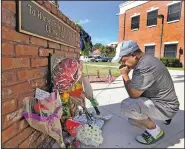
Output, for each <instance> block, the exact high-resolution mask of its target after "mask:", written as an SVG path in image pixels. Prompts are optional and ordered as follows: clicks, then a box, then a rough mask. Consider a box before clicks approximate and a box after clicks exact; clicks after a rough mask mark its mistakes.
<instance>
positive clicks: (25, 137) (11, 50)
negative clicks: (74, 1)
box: [1, 0, 80, 148]
mask: <svg viewBox="0 0 185 149" xmlns="http://www.w3.org/2000/svg"><path fill="white" fill-rule="evenodd" d="M22 2H28V1H22ZM36 2H37V3H36V4H37V5H39V7H42V9H44V10H46V11H47V12H48V13H49V14H50V15H52V16H53V17H55V18H56V19H57V20H59V21H60V22H61V23H63V24H64V25H65V26H68V30H69V29H70V30H73V31H74V32H75V36H73V39H75V40H73V41H74V42H73V46H71V45H67V44H61V43H56V42H55V41H50V40H47V39H43V38H38V37H36V36H33V35H30V34H24V33H21V32H19V31H17V29H16V28H17V22H18V11H17V7H16V5H17V4H18V1H17V0H12V1H2V28H1V33H2V59H1V60H2V80H1V86H2V92H1V97H2V100H1V105H2V113H1V116H2V119H1V122H2V123H1V124H2V128H1V131H2V133H1V134H2V140H1V141H2V142H1V143H2V148H37V147H40V148H51V145H52V144H53V143H54V140H53V139H52V138H51V137H49V136H48V135H46V134H44V133H41V132H39V131H37V130H35V129H33V128H32V127H30V126H29V124H28V122H27V121H26V120H25V119H24V118H23V116H22V112H23V99H24V97H28V96H29V97H30V96H31V97H34V94H35V89H36V88H41V89H43V90H46V91H47V90H48V89H49V84H48V82H47V74H48V56H49V53H52V54H53V53H54V54H58V55H62V56H65V57H78V58H79V57H80V34H79V31H80V29H79V28H78V27H77V26H76V25H75V23H74V22H72V21H71V20H70V19H69V18H68V17H67V16H65V15H64V14H63V13H62V12H61V11H60V10H59V9H57V8H56V6H55V5H53V4H52V3H50V2H49V1H36ZM35 8H36V7H35ZM28 10H29V9H28ZM32 12H33V14H34V12H36V11H35V10H34V11H32ZM38 16H39V15H38ZM27 17H28V16H27ZM36 19H38V18H36ZM38 21H39V20H38ZM41 21H42V20H40V22H41ZM31 23H32V22H30V24H31ZM33 25H34V24H33ZM66 38H67V37H66ZM69 40H70V39H69Z"/></svg>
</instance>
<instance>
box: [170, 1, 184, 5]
mask: <svg viewBox="0 0 185 149" xmlns="http://www.w3.org/2000/svg"><path fill="white" fill-rule="evenodd" d="M181 2H182V1H173V2H171V3H168V4H167V6H170V5H174V4H177V3H181Z"/></svg>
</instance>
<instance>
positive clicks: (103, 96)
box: [83, 71, 184, 148]
mask: <svg viewBox="0 0 185 149" xmlns="http://www.w3.org/2000/svg"><path fill="white" fill-rule="evenodd" d="M170 74H171V76H172V78H173V81H174V85H175V90H176V92H177V96H178V98H179V101H180V104H181V105H180V110H179V112H178V113H177V115H176V116H175V117H174V119H173V120H172V122H171V124H170V125H165V124H163V122H161V121H156V123H157V124H158V125H159V126H160V127H161V128H162V129H163V130H164V132H165V136H164V137H163V139H162V140H160V141H159V142H157V143H155V144H152V145H147V146H146V145H142V144H139V143H137V142H136V141H135V136H136V135H139V134H141V133H142V132H143V130H142V129H140V128H138V127H135V126H131V125H130V124H129V123H128V122H127V119H126V118H125V117H122V116H121V115H120V102H121V101H122V100H123V99H125V98H127V97H128V94H127V92H126V90H125V88H124V84H123V81H122V78H121V77H118V78H117V79H116V80H115V81H114V82H112V83H111V84H109V85H108V84H95V83H93V84H92V87H93V90H94V96H95V97H96V99H97V100H98V102H99V109H100V111H101V115H108V114H112V118H111V119H110V120H109V121H107V122H106V123H105V125H104V126H103V137H104V141H103V144H102V145H101V146H100V148H184V71H170ZM130 75H131V74H130ZM87 106H88V107H89V110H93V109H92V108H91V105H90V103H89V102H87ZM83 147H85V148H88V147H87V146H83Z"/></svg>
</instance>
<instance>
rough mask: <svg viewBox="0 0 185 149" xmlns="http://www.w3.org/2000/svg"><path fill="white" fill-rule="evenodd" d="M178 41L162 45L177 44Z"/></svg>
mask: <svg viewBox="0 0 185 149" xmlns="http://www.w3.org/2000/svg"><path fill="white" fill-rule="evenodd" d="M178 43H179V42H178V41H172V42H164V45H169V44H178Z"/></svg>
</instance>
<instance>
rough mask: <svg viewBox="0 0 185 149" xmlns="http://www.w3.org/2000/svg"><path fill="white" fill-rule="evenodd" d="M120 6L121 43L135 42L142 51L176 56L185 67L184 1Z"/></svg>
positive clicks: (148, 2)
mask: <svg viewBox="0 0 185 149" xmlns="http://www.w3.org/2000/svg"><path fill="white" fill-rule="evenodd" d="M119 7H120V13H119V33H118V34H119V37H118V42H120V41H122V40H135V41H137V42H138V44H139V46H140V48H141V50H142V51H145V52H146V53H150V54H153V55H154V56H156V57H164V56H165V57H176V58H178V59H180V62H181V63H182V64H183V67H184V1H128V2H124V3H122V4H120V6H119ZM180 51H181V52H180Z"/></svg>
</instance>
